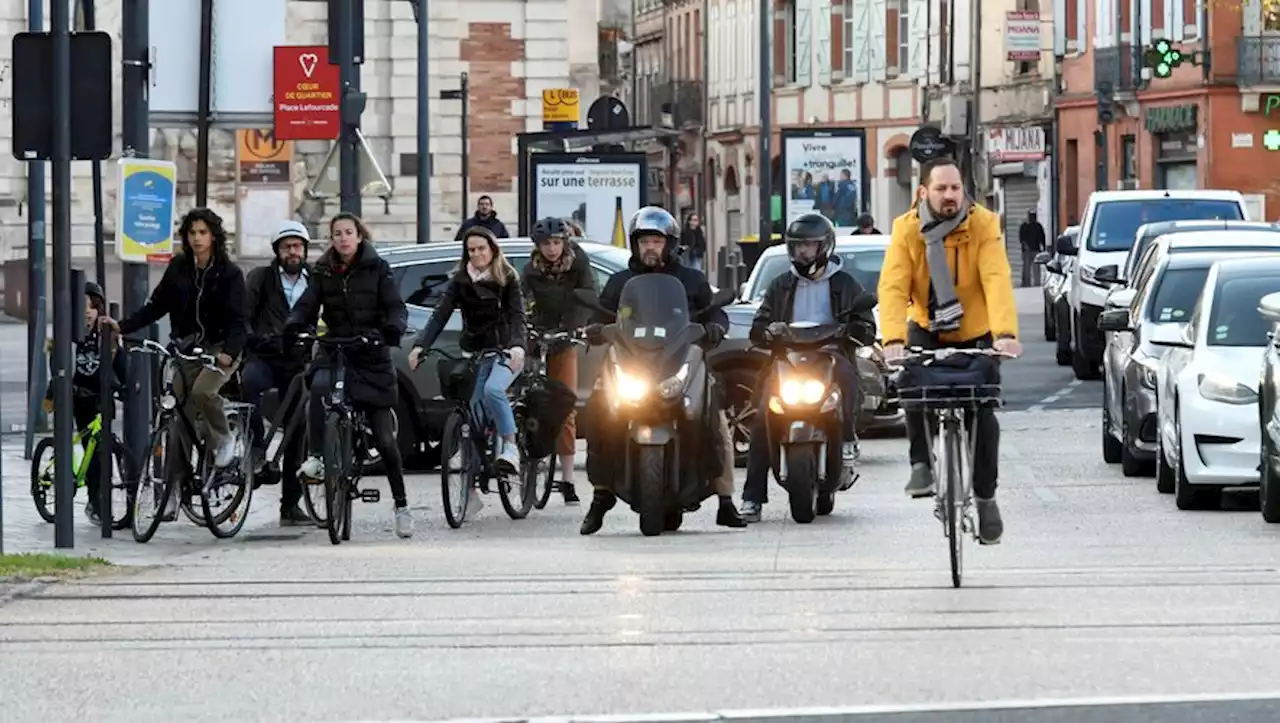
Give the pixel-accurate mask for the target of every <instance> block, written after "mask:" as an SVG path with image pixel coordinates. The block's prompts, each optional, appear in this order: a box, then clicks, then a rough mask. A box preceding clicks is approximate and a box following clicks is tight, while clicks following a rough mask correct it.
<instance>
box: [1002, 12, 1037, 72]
mask: <svg viewBox="0 0 1280 723" xmlns="http://www.w3.org/2000/svg"><path fill="white" fill-rule="evenodd" d="M1004 54H1005V59H1006V60H1012V61H1014V62H1018V63H1034V62H1037V61H1039V60H1040V12H1039V11H1038V10H1010V11H1008V12H1006V13H1005V14H1004Z"/></svg>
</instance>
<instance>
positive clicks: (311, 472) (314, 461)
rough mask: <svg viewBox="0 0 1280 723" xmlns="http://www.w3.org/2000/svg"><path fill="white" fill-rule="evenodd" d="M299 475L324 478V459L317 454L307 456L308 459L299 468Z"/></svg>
mask: <svg viewBox="0 0 1280 723" xmlns="http://www.w3.org/2000/svg"><path fill="white" fill-rule="evenodd" d="M298 476H300V477H306V478H307V479H311V480H321V479H324V460H323V459H321V458H320V457H319V456H315V455H313V456H311V457H307V461H306V462H303V463H302V466H301V467H299V468H298Z"/></svg>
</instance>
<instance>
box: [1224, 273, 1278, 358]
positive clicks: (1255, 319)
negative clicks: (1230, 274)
mask: <svg viewBox="0 0 1280 723" xmlns="http://www.w3.org/2000/svg"><path fill="white" fill-rule="evenodd" d="M1277 291H1280V277H1276V276H1246V277H1236V278H1230V279H1225V280H1222V281H1221V282H1219V284H1218V290H1217V293H1216V294H1215V295H1214V300H1213V311H1212V313H1210V314H1209V333H1208V334H1207V335H1206V337H1207V339H1208V343H1209V346H1264V345H1265V344H1266V343H1267V332H1268V331H1271V322H1269V321H1267V320H1266V319H1264V318H1263V317H1262V315H1261V314H1259V313H1258V302H1259V301H1261V300H1262V297H1264V296H1266V295H1267V294H1274V293H1275V292H1277Z"/></svg>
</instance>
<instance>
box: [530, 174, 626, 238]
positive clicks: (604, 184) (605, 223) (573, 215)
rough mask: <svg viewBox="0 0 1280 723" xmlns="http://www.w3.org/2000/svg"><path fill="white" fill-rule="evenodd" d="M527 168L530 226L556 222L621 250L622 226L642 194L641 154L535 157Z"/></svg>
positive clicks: (623, 227) (624, 233)
mask: <svg viewBox="0 0 1280 723" xmlns="http://www.w3.org/2000/svg"><path fill="white" fill-rule="evenodd" d="M530 164H531V166H532V169H533V179H534V186H533V194H532V201H533V205H532V207H531V208H530V216H531V217H532V219H533V220H535V221H536V220H537V219H540V218H546V217H548V216H552V217H555V218H561V219H564V221H565V222H566V223H570V224H576V225H577V226H579V227H581V228H582V236H583V238H585V239H587V240H588V241H595V242H597V243H605V244H613V245H615V246H623V247H625V246H626V245H627V230H626V229H627V223H628V222H630V220H631V216H632V215H633V214H634V213H635V212H636V211H638V210H639V209H640V207H641V206H642V205H643V203H644V197H645V192H646V191H645V179H646V178H647V177H648V176H647V175H646V163H645V156H644V154H643V153H614V154H599V153H536V154H534V155H533V156H532V157H531V159H530Z"/></svg>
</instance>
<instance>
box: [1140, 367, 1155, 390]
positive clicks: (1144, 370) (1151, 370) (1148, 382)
mask: <svg viewBox="0 0 1280 723" xmlns="http://www.w3.org/2000/svg"><path fill="white" fill-rule="evenodd" d="M1159 378H1160V377H1159V374H1158V373H1157V372H1156V363H1155V362H1145V361H1143V362H1138V381H1139V382H1140V383H1141V384H1142V386H1144V387H1146V388H1147V389H1155V388H1156V384H1157V383H1158V381H1159Z"/></svg>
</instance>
